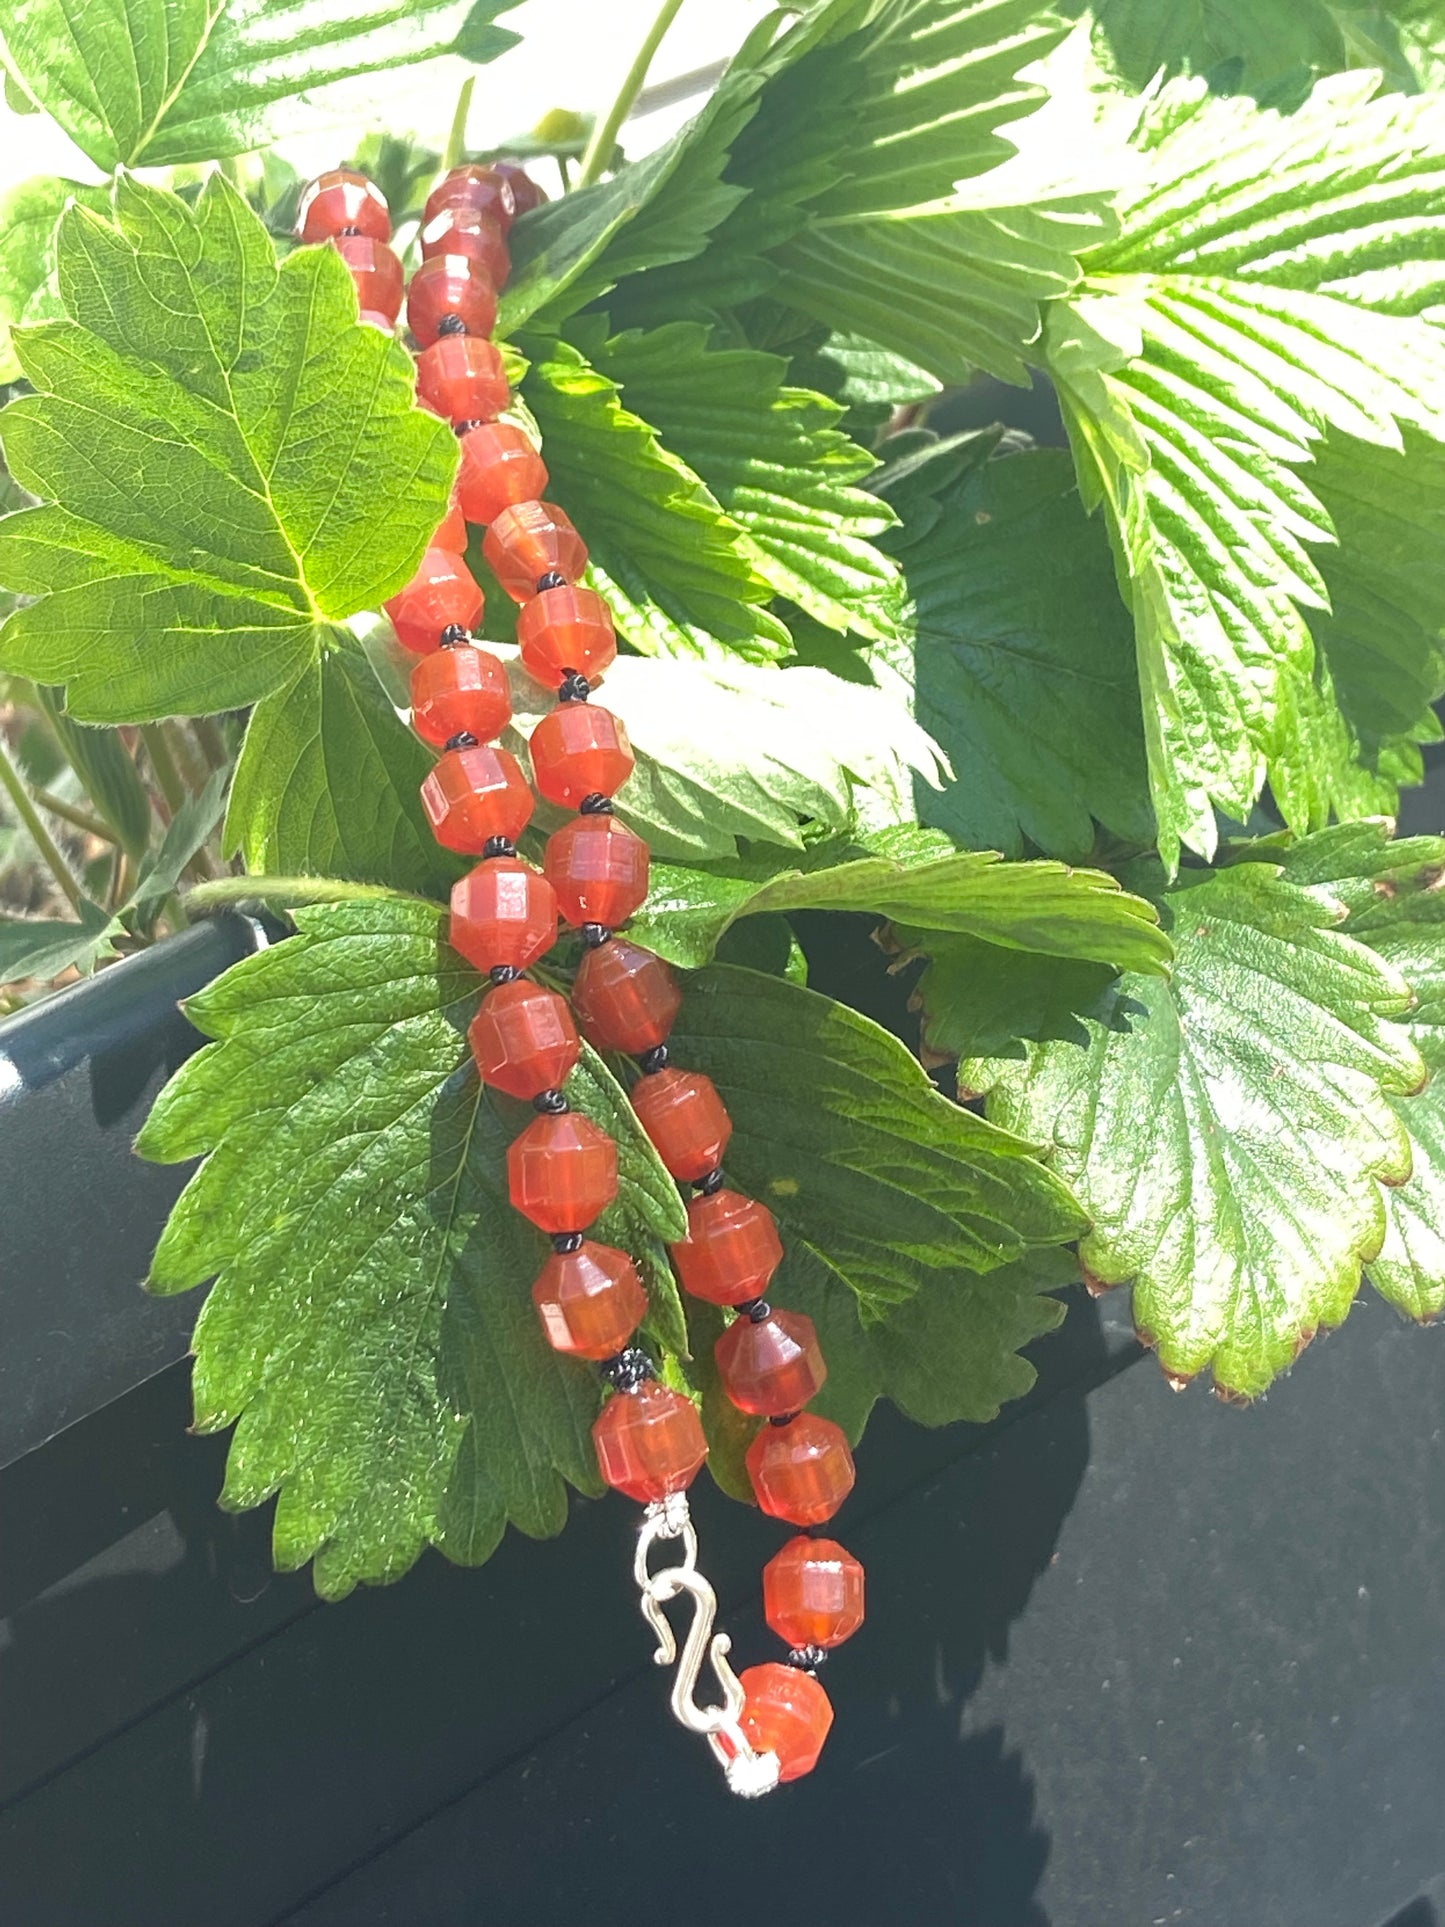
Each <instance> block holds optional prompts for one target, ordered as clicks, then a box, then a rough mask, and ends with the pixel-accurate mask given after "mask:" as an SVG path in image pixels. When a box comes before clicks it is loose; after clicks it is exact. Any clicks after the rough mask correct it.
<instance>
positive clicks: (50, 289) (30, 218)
mask: <svg viewBox="0 0 1445 1927" xmlns="http://www.w3.org/2000/svg"><path fill="white" fill-rule="evenodd" d="M72 196H73V197H74V198H75V199H76V200H78V201H80V202H82V203H83V204H84V205H85V206H87V207H93V208H103V207H104V206H105V205H106V196H105V194H104V192H103V190H102V189H100V188H98V187H85V186H83V185H82V184H81V183H80V182H79V181H62V180H57V179H56V178H55V176H54V175H49V174H37V175H35V176H33V177H32V178H31V179H30V180H28V181H22V182H21V183H20V185H19V186H18V187H12V188H11V190H10V192H9V193H8V194H6V195H3V196H0V382H6V381H14V380H15V378H16V376H17V375H18V374H19V373H20V361H19V358H18V357H17V355H16V353H15V350H14V347H13V346H12V344H11V340H10V331H11V329H12V328H15V327H19V326H21V325H22V324H29V323H33V322H36V321H49V320H52V319H53V318H54V317H55V316H56V315H58V314H59V313H60V312H61V306H60V290H59V289H58V287H57V286H56V282H55V229H56V224H57V223H58V222H59V220H60V217H61V215H62V214H63V213H64V211H65V205H66V202H67V201H69V200H70V199H71V198H72Z"/></svg>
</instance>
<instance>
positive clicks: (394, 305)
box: [331, 234, 403, 321]
mask: <svg viewBox="0 0 1445 1927" xmlns="http://www.w3.org/2000/svg"><path fill="white" fill-rule="evenodd" d="M331 245H332V247H334V248H335V250H336V252H337V253H338V254H339V255H340V256H341V258H342V260H343V261H344V262H345V263H346V265H347V267H348V268H349V269H350V270H351V278H352V280H353V281H354V282H355V283H356V299H357V301H358V302H359V304H360V305H361V307H363V308H364V309H366V310H367V311H368V313H371V314H384V315H385V316H386V318H387V320H388V321H395V320H396V317H397V316H398V315H399V314H400V313H401V291H402V285H403V279H402V272H401V262H400V260H399V259H398V257H397V256H396V255H395V254H393V252H392V251H391V249H390V248H389V247H388V246H387V245H386V243H385V241H374V240H373V239H372V238H371V236H370V235H369V234H338V235H337V237H336V239H335V240H334V241H333V242H332V243H331Z"/></svg>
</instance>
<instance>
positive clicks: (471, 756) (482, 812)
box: [421, 743, 532, 856]
mask: <svg viewBox="0 0 1445 1927" xmlns="http://www.w3.org/2000/svg"><path fill="white" fill-rule="evenodd" d="M421 806H422V808H423V809H424V810H425V811H426V815H427V821H428V822H429V823H430V824H431V827H432V835H433V836H434V837H435V838H436V840H437V842H438V843H440V844H441V846H442V848H443V849H444V850H456V851H457V852H458V853H459V854H460V855H462V856H480V855H481V854H482V852H483V850H485V849H486V847H487V844H488V843H489V842H490V841H491V839H492V838H493V837H494V836H504V837H505V838H506V839H507V841H508V842H509V843H515V842H516V840H517V838H518V837H519V836H520V835H521V834H522V832H523V830H525V829H526V827H527V825H528V824H529V823H530V822H531V820H532V792H531V789H530V788H529V786H528V783H527V779H526V777H525V776H524V775H523V774H522V770H521V766H520V764H519V763H518V762H517V759H516V757H515V756H513V755H512V753H511V751H510V750H506V749H498V748H497V747H496V745H495V744H494V743H471V744H468V745H466V746H465V747H463V748H461V749H449V750H448V751H447V752H446V754H445V755H443V756H439V757H438V758H437V761H436V764H435V767H434V768H433V769H432V770H431V771H430V772H429V773H428V775H427V779H426V781H425V782H424V783H423V784H422V786H421Z"/></svg>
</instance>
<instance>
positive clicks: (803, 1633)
mask: <svg viewBox="0 0 1445 1927" xmlns="http://www.w3.org/2000/svg"><path fill="white" fill-rule="evenodd" d="M763 1609H764V1611H765V1613H766V1615H767V1621H768V1624H769V1625H770V1626H771V1627H772V1629H773V1631H774V1632H775V1633H776V1634H777V1635H778V1638H779V1639H785V1640H787V1642H788V1644H789V1645H790V1646H822V1647H823V1648H824V1649H825V1650H826V1649H827V1648H828V1647H830V1646H841V1645H842V1644H843V1641H844V1640H845V1639H851V1638H852V1637H853V1635H854V1633H856V1632H857V1630H858V1628H859V1627H860V1626H861V1625H862V1624H863V1567H862V1565H861V1564H860V1563H859V1561H858V1560H856V1559H855V1558H854V1557H853V1555H852V1553H851V1552H848V1551H847V1550H846V1549H845V1548H844V1547H842V1546H840V1545H839V1544H838V1541H837V1540H836V1539H810V1538H808V1537H807V1536H806V1535H805V1534H799V1536H798V1537H797V1538H796V1539H790V1540H789V1541H788V1543H787V1544H786V1545H785V1546H784V1547H783V1549H782V1551H781V1552H776V1553H774V1554H773V1556H772V1558H771V1559H770V1560H769V1561H768V1563H767V1564H766V1565H765V1566H764V1567H763Z"/></svg>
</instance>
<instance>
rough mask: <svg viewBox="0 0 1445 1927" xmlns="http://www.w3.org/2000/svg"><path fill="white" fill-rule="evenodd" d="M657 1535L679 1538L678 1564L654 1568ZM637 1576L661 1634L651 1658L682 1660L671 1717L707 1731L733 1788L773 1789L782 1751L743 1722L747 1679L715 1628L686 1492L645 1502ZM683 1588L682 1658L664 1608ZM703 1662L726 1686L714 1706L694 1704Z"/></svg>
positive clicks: (645, 1611) (746, 1793)
mask: <svg viewBox="0 0 1445 1927" xmlns="http://www.w3.org/2000/svg"><path fill="white" fill-rule="evenodd" d="M659 1539H662V1540H679V1539H680V1540H681V1541H682V1549H683V1556H682V1559H681V1560H680V1561H679V1563H678V1564H676V1565H672V1566H662V1567H660V1568H659V1569H658V1571H656V1572H653V1571H652V1570H651V1568H650V1564H649V1561H650V1558H651V1554H652V1548H653V1546H654V1545H655V1544H656V1543H657V1541H658V1540H659ZM633 1575H634V1577H635V1578H636V1580H637V1584H638V1588H639V1590H640V1591H641V1594H642V1601H641V1604H642V1616H643V1618H644V1619H645V1620H646V1621H647V1623H648V1625H649V1626H651V1628H652V1630H653V1632H654V1633H655V1634H656V1635H657V1651H656V1652H655V1653H654V1654H653V1656H652V1657H653V1659H654V1661H655V1662H656V1663H657V1665H659V1666H671V1665H673V1664H674V1662H675V1663H676V1665H677V1671H676V1673H675V1674H674V1676H673V1682H672V1693H671V1703H672V1710H673V1714H674V1716H675V1717H676V1719H677V1720H678V1721H679V1722H680V1723H681V1724H682V1725H683V1726H685V1727H686V1728H687V1729H688V1731H689V1732H690V1733H701V1734H703V1735H704V1736H705V1738H706V1740H707V1743H708V1745H709V1746H710V1747H711V1748H712V1750H713V1754H714V1756H715V1757H716V1759H717V1760H718V1762H719V1763H720V1765H721V1766H722V1768H723V1771H724V1773H725V1774H726V1775H727V1783H728V1785H729V1786H730V1787H731V1788H732V1790H733V1792H734V1793H738V1794H741V1795H742V1796H743V1797H744V1798H747V1799H752V1798H756V1797H757V1795H758V1794H760V1793H768V1792H770V1791H771V1789H772V1788H773V1787H775V1786H776V1785H777V1784H778V1756H777V1754H776V1753H759V1752H757V1751H755V1750H754V1748H753V1746H752V1745H751V1743H750V1742H749V1740H748V1737H747V1735H746V1734H745V1733H744V1732H743V1729H742V1726H741V1724H740V1716H741V1714H742V1710H743V1689H742V1682H741V1681H740V1680H739V1678H738V1676H737V1674H736V1673H735V1672H734V1671H733V1669H732V1667H731V1666H730V1665H729V1663H728V1658H727V1655H728V1651H729V1649H730V1647H731V1645H732V1641H731V1640H730V1639H729V1638H728V1636H727V1634H726V1633H715V1632H714V1631H713V1622H714V1620H715V1619H716V1617H717V1594H716V1593H715V1592H714V1591H713V1589H712V1587H711V1585H710V1584H709V1583H708V1581H707V1579H705V1578H704V1576H703V1575H702V1573H700V1572H699V1571H698V1569H697V1532H696V1529H695V1528H694V1526H693V1523H692V1519H691V1517H690V1516H689V1513H688V1509H687V1499H686V1497H685V1495H684V1494H682V1493H674V1494H671V1495H670V1496H669V1497H668V1498H666V1499H664V1500H662V1501H661V1502H660V1503H658V1504H656V1505H650V1506H649V1507H648V1508H647V1513H646V1516H645V1517H644V1519H643V1522H642V1530H641V1532H640V1533H639V1534H638V1538H637V1557H636V1558H635V1560H634V1561H633ZM684 1592H685V1593H687V1594H688V1595H689V1597H690V1598H691V1600H692V1607H693V1612H692V1624H691V1625H690V1626H689V1628H688V1631H687V1637H686V1639H685V1640H684V1641H683V1646H682V1657H681V1659H679V1658H678V1652H677V1636H676V1634H675V1633H674V1632H673V1630H672V1625H671V1622H670V1621H669V1619H668V1617H667V1614H666V1613H665V1612H664V1611H663V1607H664V1606H665V1605H667V1604H668V1603H669V1601H671V1600H673V1599H676V1598H677V1596H678V1594H679V1593H684ZM705 1663H711V1666H712V1670H713V1674H714V1677H715V1678H716V1680H717V1683H718V1686H719V1687H720V1689H721V1691H722V1703H721V1704H720V1705H717V1706H699V1705H698V1702H697V1689H698V1683H699V1681H700V1679H701V1677H702V1669H703V1666H704V1664H705Z"/></svg>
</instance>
